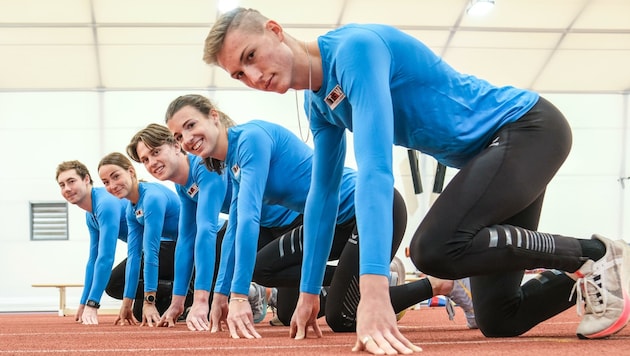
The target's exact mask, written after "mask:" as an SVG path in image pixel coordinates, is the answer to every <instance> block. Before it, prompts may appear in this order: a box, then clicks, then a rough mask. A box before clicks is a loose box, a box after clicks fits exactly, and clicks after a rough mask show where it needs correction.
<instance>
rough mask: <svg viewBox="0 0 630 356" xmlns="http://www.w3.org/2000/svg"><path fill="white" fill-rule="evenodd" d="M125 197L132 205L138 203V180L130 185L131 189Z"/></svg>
mask: <svg viewBox="0 0 630 356" xmlns="http://www.w3.org/2000/svg"><path fill="white" fill-rule="evenodd" d="M125 198H127V200H129V201H130V202H131V203H132V204H133V205H136V204H138V200H140V182H135V183H134V184H133V185H132V186H131V191H129V195H127V196H126V197H125Z"/></svg>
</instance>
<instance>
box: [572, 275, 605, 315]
mask: <svg viewBox="0 0 630 356" xmlns="http://www.w3.org/2000/svg"><path fill="white" fill-rule="evenodd" d="M603 278H604V276H603V275H600V280H602V279H603ZM573 294H576V296H577V303H576V304H577V314H578V315H579V316H582V315H584V313H585V312H586V313H589V314H591V313H592V314H594V315H596V316H602V315H603V314H604V313H605V312H606V306H607V304H608V293H607V292H606V291H605V290H604V289H603V288H602V287H600V286H599V284H598V283H597V282H595V280H594V278H593V275H590V276H586V277H582V278H578V279H577V280H576V281H575V284H574V285H573V289H571V294H570V295H569V300H571V299H572V298H573Z"/></svg>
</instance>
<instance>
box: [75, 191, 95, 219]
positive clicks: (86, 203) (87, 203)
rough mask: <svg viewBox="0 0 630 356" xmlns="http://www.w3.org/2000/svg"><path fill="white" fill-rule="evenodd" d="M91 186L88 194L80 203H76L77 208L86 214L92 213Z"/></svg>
mask: <svg viewBox="0 0 630 356" xmlns="http://www.w3.org/2000/svg"><path fill="white" fill-rule="evenodd" d="M92 189H93V188H92V186H90V188H89V189H88V193H87V194H86V195H85V198H83V200H82V201H80V202H78V203H77V206H78V207H79V208H81V209H83V210H85V211H87V212H88V213H91V212H92Z"/></svg>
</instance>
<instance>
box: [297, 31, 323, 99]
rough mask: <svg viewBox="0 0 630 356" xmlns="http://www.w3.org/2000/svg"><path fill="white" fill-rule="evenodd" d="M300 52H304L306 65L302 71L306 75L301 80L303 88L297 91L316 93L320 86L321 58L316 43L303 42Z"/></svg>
mask: <svg viewBox="0 0 630 356" xmlns="http://www.w3.org/2000/svg"><path fill="white" fill-rule="evenodd" d="M302 50H303V51H304V52H305V55H306V63H305V65H304V67H305V68H306V69H305V70H304V72H305V73H306V75H305V76H304V78H303V79H302V81H303V84H302V86H303V88H299V89H307V90H312V91H314V92H316V91H318V90H319V88H321V86H322V58H321V54H320V52H319V46H318V45H317V41H315V42H306V41H304V42H303V45H302Z"/></svg>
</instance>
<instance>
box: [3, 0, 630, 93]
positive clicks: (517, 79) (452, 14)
mask: <svg viewBox="0 0 630 356" xmlns="http://www.w3.org/2000/svg"><path fill="white" fill-rule="evenodd" d="M468 1H469V0H310V1H306V0H293V1H289V0H249V1H247V0H242V1H241V2H240V5H241V6H244V7H252V8H256V9H258V10H260V11H261V12H262V13H263V14H265V15H267V16H269V17H272V18H274V19H276V20H278V21H279V22H280V23H281V24H283V25H284V26H285V28H286V29H287V30H288V31H289V32H290V33H291V34H293V35H294V36H296V37H298V38H301V39H308V40H312V39H315V38H316V36H317V35H319V34H322V33H324V32H325V31H327V30H329V29H332V28H335V27H338V26H339V25H343V24H346V23H349V22H378V23H388V24H392V25H395V26H397V27H399V28H401V29H403V30H404V31H406V32H408V33H410V34H412V35H414V36H416V37H417V38H419V39H421V40H422V41H424V42H425V43H426V44H427V45H429V46H430V47H431V48H432V49H434V50H435V51H436V52H437V53H438V54H440V55H442V56H443V57H444V59H445V60H447V61H448V62H449V63H450V64H451V65H453V66H454V67H455V68H457V69H459V70H460V71H463V72H467V73H472V74H475V75H477V76H480V77H483V78H486V79H488V80H490V81H492V82H494V83H496V84H510V85H515V86H520V87H524V88H531V89H534V90H538V91H541V92H585V93H600V92H606V93H620V92H623V93H627V92H629V91H630V0H496V6H495V8H494V9H493V11H492V12H491V13H490V14H489V15H486V16H484V17H479V18H473V17H471V16H469V15H467V14H466V12H465V9H466V7H467V4H468ZM216 3H217V1H216V0H54V1H51V0H0V53H1V55H0V91H30V90H163V89H215V88H216V89H221V90H223V89H241V88H244V87H243V86H242V85H241V84H240V83H238V82H236V81H234V80H232V79H230V78H229V77H228V76H227V75H226V74H225V73H223V71H222V70H220V69H216V68H212V67H210V66H207V65H206V64H204V63H203V61H202V60H201V56H202V48H203V40H204V39H205V37H206V34H207V32H208V30H209V28H210V26H211V25H212V23H213V21H214V19H215V18H216V16H217V9H216Z"/></svg>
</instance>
